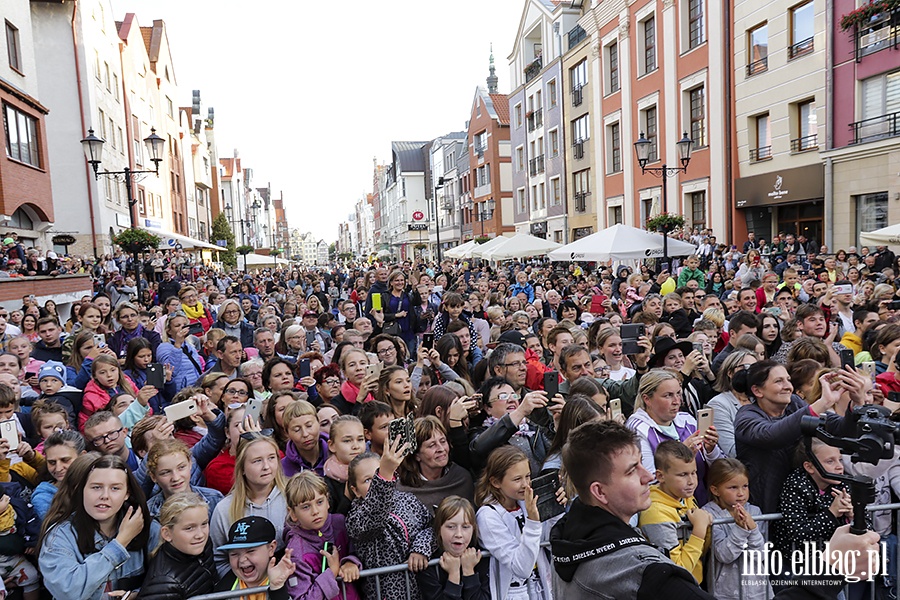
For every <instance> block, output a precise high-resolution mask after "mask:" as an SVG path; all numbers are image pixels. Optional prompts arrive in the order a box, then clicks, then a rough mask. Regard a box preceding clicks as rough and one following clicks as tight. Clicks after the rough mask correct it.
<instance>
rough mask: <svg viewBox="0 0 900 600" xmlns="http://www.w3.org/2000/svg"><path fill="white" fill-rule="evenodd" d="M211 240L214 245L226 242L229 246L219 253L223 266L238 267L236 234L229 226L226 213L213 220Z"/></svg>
mask: <svg viewBox="0 0 900 600" xmlns="http://www.w3.org/2000/svg"><path fill="white" fill-rule="evenodd" d="M211 239H212V243H213V244H215V243H216V241H217V240H225V242H226V243H227V246H226V247H225V248H223V249H222V250H220V251H219V256H220V257H221V259H222V264H223V265H225V266H226V267H232V268H233V267H236V266H237V257H236V256H235V252H234V232H233V231H232V230H231V226H230V225H229V224H228V219H227V218H226V217H225V213H219V215H218V216H217V217H216V218H215V219H213V224H212V236H211Z"/></svg>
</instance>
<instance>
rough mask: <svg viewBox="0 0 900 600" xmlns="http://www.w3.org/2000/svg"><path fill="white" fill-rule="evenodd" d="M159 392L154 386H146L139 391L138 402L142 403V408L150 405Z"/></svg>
mask: <svg viewBox="0 0 900 600" xmlns="http://www.w3.org/2000/svg"><path fill="white" fill-rule="evenodd" d="M158 393H159V392H158V391H157V389H156V388H155V387H153V386H152V385H145V386H143V387H142V388H141V389H140V390H138V394H137V398H136V400H137V401H138V402H140V404H141V406H147V405H148V404H149V403H150V398H152V397H154V396H155V395H156V394H158Z"/></svg>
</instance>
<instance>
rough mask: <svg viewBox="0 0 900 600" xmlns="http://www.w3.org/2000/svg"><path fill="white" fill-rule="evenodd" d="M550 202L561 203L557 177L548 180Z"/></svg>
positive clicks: (560, 185)
mask: <svg viewBox="0 0 900 600" xmlns="http://www.w3.org/2000/svg"><path fill="white" fill-rule="evenodd" d="M550 202H551V206H559V205H560V204H562V184H561V183H560V179H559V177H554V178H553V179H551V180H550Z"/></svg>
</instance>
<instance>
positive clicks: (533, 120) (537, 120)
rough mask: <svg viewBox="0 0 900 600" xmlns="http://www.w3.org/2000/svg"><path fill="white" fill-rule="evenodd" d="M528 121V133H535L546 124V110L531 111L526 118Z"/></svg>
mask: <svg viewBox="0 0 900 600" xmlns="http://www.w3.org/2000/svg"><path fill="white" fill-rule="evenodd" d="M526 120H527V121H528V131H534V130H535V129H537V128H538V127H540V126H541V125H543V124H544V109H543V108H539V109H537V110H533V111H531V112H530V113H528V115H527V116H526Z"/></svg>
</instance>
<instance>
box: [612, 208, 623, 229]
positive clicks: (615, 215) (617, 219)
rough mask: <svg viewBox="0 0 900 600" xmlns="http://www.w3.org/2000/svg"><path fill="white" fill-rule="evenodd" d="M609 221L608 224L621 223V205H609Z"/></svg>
mask: <svg viewBox="0 0 900 600" xmlns="http://www.w3.org/2000/svg"><path fill="white" fill-rule="evenodd" d="M608 211H609V223H608V225H610V226H612V225H619V224H620V223H623V222H624V221H623V219H622V207H621V206H610V207H609V209H608Z"/></svg>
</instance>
